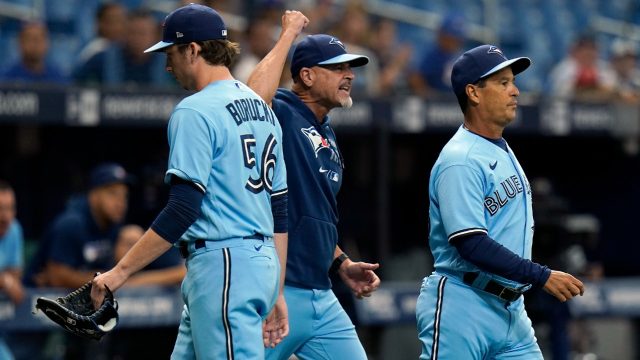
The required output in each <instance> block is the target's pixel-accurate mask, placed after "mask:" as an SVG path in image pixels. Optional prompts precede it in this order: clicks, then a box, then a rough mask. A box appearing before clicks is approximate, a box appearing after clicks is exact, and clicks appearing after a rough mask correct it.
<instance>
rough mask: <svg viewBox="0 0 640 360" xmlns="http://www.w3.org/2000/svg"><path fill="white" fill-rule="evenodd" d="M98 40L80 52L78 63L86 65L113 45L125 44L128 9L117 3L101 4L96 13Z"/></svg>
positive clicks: (94, 40)
mask: <svg viewBox="0 0 640 360" xmlns="http://www.w3.org/2000/svg"><path fill="white" fill-rule="evenodd" d="M95 25H96V38H95V39H93V40H91V41H90V42H89V43H88V44H87V45H85V46H84V48H83V49H82V50H81V51H80V55H79V56H78V60H79V61H78V62H79V63H84V62H86V61H87V60H89V59H90V58H92V57H93V56H94V55H96V54H97V53H99V52H102V51H105V50H106V49H107V48H108V47H109V46H110V45H111V44H113V43H123V42H124V39H125V34H126V31H127V9H126V8H125V7H124V6H123V5H121V4H119V3H116V2H106V3H103V4H101V5H100V6H99V7H98V10H97V11H96V18H95Z"/></svg>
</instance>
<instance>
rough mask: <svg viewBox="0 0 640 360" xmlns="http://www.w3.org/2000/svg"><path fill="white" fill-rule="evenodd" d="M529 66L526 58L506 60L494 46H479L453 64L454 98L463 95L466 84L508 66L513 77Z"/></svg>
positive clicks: (452, 83) (452, 82)
mask: <svg viewBox="0 0 640 360" xmlns="http://www.w3.org/2000/svg"><path fill="white" fill-rule="evenodd" d="M529 65H531V60H530V59H529V58H527V57H518V58H514V59H507V57H506V56H504V54H503V53H502V50H500V48H498V47H497V46H495V45H481V46H478V47H475V48H473V49H471V50H468V51H467V52H465V53H464V54H462V55H461V56H460V57H459V58H458V59H457V60H456V61H455V63H453V69H452V70H451V86H452V87H453V92H454V93H455V94H456V96H460V95H464V93H465V87H466V86H467V84H475V83H477V82H478V81H479V80H480V79H483V78H486V77H488V76H489V75H491V74H494V73H496V72H498V71H500V70H502V69H504V68H506V67H508V66H510V67H511V69H512V70H513V75H516V74H519V73H521V72H523V71H524V70H525V69H526V68H528V67H529Z"/></svg>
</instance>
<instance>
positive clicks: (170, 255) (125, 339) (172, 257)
mask: <svg viewBox="0 0 640 360" xmlns="http://www.w3.org/2000/svg"><path fill="white" fill-rule="evenodd" d="M143 234H144V229H143V228H142V227H140V226H138V225H133V224H130V225H125V226H123V227H122V229H121V230H120V233H119V235H118V238H117V239H116V244H115V248H114V260H115V262H116V263H117V262H118V261H120V260H121V259H122V258H123V257H124V255H125V254H126V253H127V251H129V249H131V248H132V247H133V245H135V244H136V243H137V242H138V240H140V238H141V237H142V235H143ZM186 271H187V268H186V267H185V266H184V261H183V260H182V258H181V257H180V255H179V253H178V252H177V251H175V250H173V251H167V252H166V253H164V254H162V255H161V256H160V257H159V258H157V259H156V260H154V261H153V262H151V264H149V265H147V266H146V267H145V268H144V269H143V270H142V271H139V272H137V273H136V274H135V275H133V276H131V277H130V278H129V279H128V280H127V282H126V283H125V284H124V286H123V288H140V287H145V286H165V287H166V286H176V287H177V286H179V285H180V283H181V282H182V279H183V278H184V276H185V274H186ZM177 335H178V328H177V327H176V326H174V325H170V326H156V327H154V328H153V331H149V330H148V329H144V328H142V329H141V328H130V329H120V330H118V331H117V332H115V333H113V335H112V339H111V341H112V344H111V347H110V348H111V356H112V357H113V358H114V359H127V358H129V357H131V356H135V355H137V354H145V357H146V358H147V359H168V358H169V357H170V356H171V351H172V350H173V344H174V342H175V340H176V337H177Z"/></svg>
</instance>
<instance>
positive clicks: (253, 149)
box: [165, 80, 287, 241]
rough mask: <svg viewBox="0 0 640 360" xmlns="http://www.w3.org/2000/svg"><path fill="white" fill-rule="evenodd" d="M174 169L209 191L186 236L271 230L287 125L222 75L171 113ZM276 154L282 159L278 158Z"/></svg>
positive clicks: (282, 185)
mask: <svg viewBox="0 0 640 360" xmlns="http://www.w3.org/2000/svg"><path fill="white" fill-rule="evenodd" d="M168 136H169V145H170V147H171V150H170V153H169V167H168V170H167V173H166V174H167V175H166V178H165V181H167V182H168V181H169V178H170V176H171V175H175V176H178V177H180V178H182V179H185V180H188V181H191V182H193V183H195V184H197V185H198V186H199V187H201V188H202V190H203V191H206V193H205V197H204V199H203V201H202V208H201V210H202V214H201V216H200V217H199V218H198V220H197V221H196V222H195V223H194V224H193V225H191V227H190V228H189V229H188V230H187V231H186V232H185V234H184V235H183V236H182V239H183V240H187V241H193V240H196V239H204V240H225V239H231V238H242V237H245V236H251V235H254V234H261V235H264V236H266V237H272V236H273V215H272V213H271V202H270V199H271V196H272V195H277V194H280V193H283V192H286V177H287V174H286V169H285V167H284V160H283V159H284V157H283V156H282V144H281V142H280V140H279V139H281V138H282V130H281V128H280V124H279V123H278V121H277V119H276V116H275V115H274V114H273V111H272V110H271V108H270V107H269V106H268V105H267V104H265V103H264V101H262V99H261V98H260V97H258V95H256V94H255V93H254V92H253V91H252V90H251V89H249V88H248V87H247V86H246V85H244V84H242V83H241V82H239V81H235V80H227V81H217V82H215V83H212V84H210V85H208V86H207V87H205V88H204V89H202V90H201V91H199V92H198V93H196V94H194V95H192V96H189V97H187V98H185V99H184V100H182V101H181V102H180V103H179V104H178V105H177V106H176V108H175V110H174V112H173V114H172V115H171V119H170V120H169V130H168ZM276 159H277V161H276Z"/></svg>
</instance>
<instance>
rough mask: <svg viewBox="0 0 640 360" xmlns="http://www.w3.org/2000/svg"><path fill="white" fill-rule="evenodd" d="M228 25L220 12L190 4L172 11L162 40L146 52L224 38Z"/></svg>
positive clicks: (164, 25)
mask: <svg viewBox="0 0 640 360" xmlns="http://www.w3.org/2000/svg"><path fill="white" fill-rule="evenodd" d="M226 38H227V27H226V26H225V25H224V21H223V20H222V17H221V16H220V14H218V12H216V11H215V10H213V9H212V8H210V7H208V6H204V5H200V4H189V5H187V6H183V7H181V8H178V9H176V10H174V11H173V12H171V13H170V14H169V15H167V17H166V18H165V19H164V23H163V24H162V41H160V42H158V43H157V44H155V45H153V46H152V47H150V48H148V49H147V50H145V51H144V52H146V53H148V52H158V51H163V50H164V49H166V48H168V47H169V46H171V45H173V44H188V43H190V42H192V41H205V40H224V39H226Z"/></svg>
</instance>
